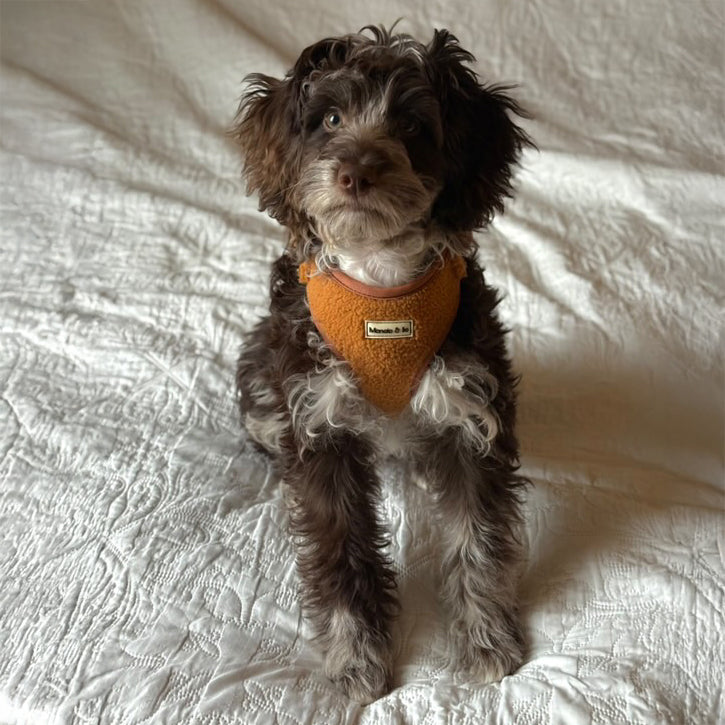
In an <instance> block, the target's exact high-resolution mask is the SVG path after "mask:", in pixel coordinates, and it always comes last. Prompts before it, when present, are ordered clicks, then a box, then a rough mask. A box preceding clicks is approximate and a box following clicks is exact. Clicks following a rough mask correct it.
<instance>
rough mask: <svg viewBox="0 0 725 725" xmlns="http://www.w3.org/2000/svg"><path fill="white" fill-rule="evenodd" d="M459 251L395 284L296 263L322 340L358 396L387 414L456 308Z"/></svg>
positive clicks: (407, 390) (402, 399)
mask: <svg viewBox="0 0 725 725" xmlns="http://www.w3.org/2000/svg"><path fill="white" fill-rule="evenodd" d="M465 275H466V263H465V260H464V259H463V258H462V257H457V256H456V257H450V256H445V257H444V258H443V259H442V260H441V262H440V263H436V264H435V265H434V266H433V267H432V268H431V269H430V270H429V271H428V272H426V273H425V274H424V275H422V276H421V277H418V278H417V279H415V280H413V281H412V282H410V283H409V284H405V285H401V286H399V287H382V288H381V287H371V286H369V285H366V284H363V283H362V282H359V281H357V280H355V279H352V278H351V277H349V276H348V275H346V274H344V273H343V272H341V271H340V270H336V269H332V270H329V271H326V272H320V271H318V269H317V267H316V265H315V263H314V262H313V261H307V262H304V263H303V264H301V265H300V268H299V279H300V282H301V283H302V284H304V285H306V286H307V300H308V303H309V306H310V312H311V314H312V320H313V322H314V323H315V325H316V327H317V329H318V330H319V332H320V334H321V335H322V337H323V338H324V340H325V342H327V344H328V345H330V347H331V348H332V350H333V351H334V352H335V354H336V355H338V357H340V358H342V359H343V360H346V361H347V362H348V364H349V365H350V367H351V368H352V371H353V372H354V373H355V375H356V377H357V379H358V383H359V385H360V389H361V391H362V393H363V395H365V397H366V398H367V399H368V400H369V401H370V402H371V403H373V405H375V406H377V407H378V408H379V409H380V410H382V411H383V412H385V413H387V414H389V415H397V414H399V413H400V412H401V411H402V410H403V409H404V408H405V406H406V405H407V404H408V402H409V401H410V398H411V396H412V395H413V392H414V391H415V388H416V386H417V385H418V382H419V381H420V378H421V376H422V375H423V373H424V371H425V369H426V368H427V367H428V365H429V364H430V361H431V360H432V359H433V356H434V355H435V353H436V352H437V351H438V350H439V348H440V347H441V345H442V344H443V342H444V341H445V339H446V337H447V335H448V332H449V330H450V329H451V326H452V325H453V321H454V320H455V318H456V314H457V312H458V304H459V300H460V282H461V279H462V278H463V277H465Z"/></svg>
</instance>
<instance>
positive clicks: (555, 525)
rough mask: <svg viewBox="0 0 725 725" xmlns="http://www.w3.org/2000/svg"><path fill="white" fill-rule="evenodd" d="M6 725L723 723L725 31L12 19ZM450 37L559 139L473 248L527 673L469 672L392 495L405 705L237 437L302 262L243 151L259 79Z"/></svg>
mask: <svg viewBox="0 0 725 725" xmlns="http://www.w3.org/2000/svg"><path fill="white" fill-rule="evenodd" d="M0 12H1V13H2V17H1V21H2V23H1V27H2V44H1V49H2V58H3V65H2V75H1V77H0V82H1V85H0V124H1V125H0V214H1V218H0V582H1V583H2V584H1V586H0V723H38V724H40V723H42V724H55V723H73V724H78V725H80V724H86V723H96V722H98V723H118V724H121V723H123V724H124V725H131V724H133V725H137V724H138V725H140V724H141V723H199V724H203V725H207V724H209V725H210V724H212V723H220V724H221V723H225V724H226V723H242V724H243V725H263V724H264V725H266V724H267V723H280V724H282V725H303V724H306V723H310V724H317V723H325V724H329V725H338V724H339V725H342V724H343V723H345V724H347V723H350V724H352V723H363V724H370V723H383V724H386V725H387V724H388V723H392V724H396V723H401V724H402V723H406V724H408V723H409V724H411V725H433V724H437V723H464V724H470V725H473V724H474V723H483V722H486V723H504V724H508V723H520V724H522V725H528V724H530V725H549V724H554V723H564V724H572V725H579V724H586V723H646V724H652V725H660V724H662V723H672V724H674V725H679V724H683V725H684V724H687V725H705V724H714V723H717V722H718V721H720V722H722V721H723V719H725V713H724V711H723V703H722V687H723V679H722V673H723V671H725V661H724V660H725V654H724V646H723V638H724V636H725V622H724V614H725V599H724V595H723V592H724V580H725V576H724V572H725V566H724V563H723V557H724V552H725V545H724V536H723V532H724V529H725V526H724V524H725V517H724V516H723V501H724V499H723V430H724V428H723V334H722V333H723V296H724V295H723V291H724V288H725V283H724V280H725V234H724V226H725V221H724V220H725V180H724V178H723V173H724V171H725V138H724V137H725V133H724V129H723V118H725V108H724V105H725V104H724V103H723V101H724V92H723V71H725V56H724V55H723V54H724V52H725V51H724V50H723V47H724V46H723V42H722V38H723V33H724V29H725V20H724V18H723V15H724V13H725V11H724V9H723V4H722V3H719V2H705V1H703V0H699V1H697V2H690V3H674V2H667V3H663V2H660V0H641V1H640V2H637V3H614V4H612V3H587V4H584V3H570V2H565V0H534V1H533V2H530V3H507V2H505V1H504V0H500V1H499V2H494V1H486V2H479V1H474V0H467V1H466V0H455V1H452V2H446V3H427V4H425V7H424V6H423V4H418V3H414V2H412V0H411V1H410V2H404V1H402V0H386V1H383V0H369V1H368V2H366V3H362V4H358V3H355V4H352V3H350V4H337V5H335V4H324V3H318V2H312V0H296V1H294V0H282V1H280V2H241V1H240V2H233V1H232V0H220V1H217V2H215V1H209V2H192V1H191V0H178V1H176V2H151V1H150V0H149V1H147V2H138V1H136V0H133V1H124V2H121V1H120V0H118V1H117V2H97V3H85V2H10V1H7V0H5V1H4V2H2V3H1V4H0ZM398 17H402V18H403V21H402V22H401V25H400V28H401V29H402V30H404V31H407V32H410V33H411V34H413V35H416V36H418V37H421V38H428V37H430V36H431V35H432V29H433V28H434V27H449V28H450V29H451V30H452V31H453V32H454V33H455V34H456V35H458V36H459V38H460V40H461V43H462V45H463V46H464V47H466V48H469V49H470V50H472V51H473V53H474V54H475V55H476V57H477V58H478V64H477V69H478V70H479V72H480V74H481V75H482V77H484V78H485V79H489V80H491V81H497V82H498V81H507V82H514V83H518V84H519V85H520V88H519V90H518V92H517V94H518V97H519V99H520V100H521V101H522V102H523V104H524V105H525V106H526V107H527V108H528V109H529V110H530V111H531V112H532V114H533V115H534V117H535V120H533V121H531V122H527V123H526V129H527V130H528V131H529V133H530V134H531V135H532V136H533V137H534V138H535V140H536V142H537V144H538V146H539V151H538V152H533V151H532V152H528V153H527V154H526V156H525V158H524V164H523V169H522V170H521V173H520V174H519V175H518V182H517V186H518V195H517V197H516V200H515V201H514V202H513V203H511V204H510V205H509V207H508V209H507V212H506V214H505V215H504V216H501V217H499V218H498V219H497V220H496V222H495V223H494V225H493V226H492V227H491V228H490V229H489V230H487V231H486V232H485V233H483V234H481V235H480V236H479V239H480V242H481V252H480V258H481V261H482V262H483V263H484V265H485V266H486V269H487V276H488V279H489V280H490V281H491V282H492V283H493V284H494V285H496V286H497V287H499V288H500V289H501V290H502V292H503V293H504V294H505V300H504V302H503V304H502V306H501V313H502V316H503V317H504V319H505V322H506V324H507V325H508V326H509V327H510V328H511V330H512V333H511V335H510V344H511V349H512V353H513V356H514V359H515V364H516V367H517V369H518V371H519V372H520V373H521V374H522V376H523V379H522V384H521V389H520V392H521V395H520V428H519V432H520V438H521V443H522V449H523V461H522V462H523V470H524V472H525V473H526V475H528V476H529V477H530V478H531V479H532V482H533V484H534V485H533V486H532V488H531V490H530V492H529V495H528V500H527V504H526V516H527V538H528V542H529V549H530V556H529V563H528V567H527V569H526V571H525V573H524V576H523V579H522V583H521V602H522V610H523V621H524V624H525V628H526V632H527V635H528V638H529V642H530V652H529V654H528V656H527V660H526V662H525V664H524V665H523V666H522V667H521V669H520V670H519V671H517V672H516V673H515V674H513V675H512V676H510V677H507V678H505V679H504V680H503V681H502V682H501V683H497V684H493V685H488V686H478V685H476V684H475V683H471V682H469V681H467V680H466V678H465V677H463V676H462V675H461V673H459V672H457V671H456V670H455V668H452V667H451V666H450V665H449V662H448V651H447V638H446V632H447V626H446V619H445V615H444V613H443V612H441V611H440V608H439V605H438V602H437V598H436V587H437V582H436V568H437V564H436V562H437V556H438V548H437V545H436V541H437V533H436V530H435V527H434V526H433V525H432V523H431V515H430V508H429V504H428V502H427V500H426V495H425V493H424V492H422V491H420V490H418V489H416V488H415V487H411V486H409V485H407V483H406V481H405V480H404V476H403V475H402V473H401V472H399V471H397V470H395V469H392V468H391V469H389V470H388V471H387V473H386V482H385V494H384V500H383V504H382V510H383V514H384V516H385V517H386V519H387V521H388V522H389V527H390V530H391V532H392V542H391V556H392V557H393V558H394V560H395V562H396V569H397V572H398V579H399V585H400V598H401V600H402V604H403V608H402V614H401V616H400V618H399V620H398V622H397V624H396V660H395V663H396V664H395V671H394V688H395V689H394V690H393V691H392V692H391V693H390V694H389V695H387V696H386V697H384V698H382V699H381V700H379V701H377V702H375V703H373V704H372V705H370V706H367V707H360V706H358V705H356V704H354V703H351V702H349V701H348V700H346V699H345V698H344V697H343V696H342V695H341V694H339V693H338V692H337V690H336V689H335V688H334V687H333V686H332V684H331V683H329V682H328V681H327V680H326V679H325V678H324V676H323V675H322V674H321V664H322V662H321V656H320V653H319V651H318V649H317V648H316V646H315V645H314V643H312V642H311V641H310V636H311V631H310V628H309V625H308V624H307V622H306V621H305V620H303V619H302V617H301V613H300V607H299V601H298V597H297V579H296V575H295V571H294V566H293V551H292V548H291V544H290V541H289V539H288V537H287V535H286V532H285V518H284V513H283V509H282V505H281V499H280V492H279V489H278V486H277V481H276V479H275V477H274V475H273V473H272V472H271V470H270V468H269V464H268V462H267V460H266V459H265V458H264V457H262V456H261V455H259V454H257V453H255V452H254V451H253V449H252V448H251V446H250V445H249V444H248V442H247V440H246V437H245V433H244V431H243V430H242V428H241V426H240V424H239V422H238V416H237V413H236V409H235V398H234V392H233V378H234V365H235V358H236V356H237V352H238V346H239V344H240V340H241V337H242V335H243V333H244V332H245V331H246V330H248V329H249V328H250V327H251V326H252V325H253V324H254V323H255V321H256V320H257V319H259V317H260V316H261V315H262V314H264V312H265V309H266V304H267V277H268V268H269V264H270V262H271V261H272V260H273V259H274V258H275V257H276V256H277V255H278V254H280V252H281V251H282V248H283V233H282V231H281V229H280V228H279V227H278V226H277V225H276V223H274V222H273V221H272V220H270V219H269V218H267V217H266V216H264V215H262V214H261V213H259V212H258V211H257V209H256V200H255V199H253V198H247V197H245V196H244V190H243V186H242V183H241V180H240V169H241V160H240V158H239V156H238V154H237V152H236V150H235V148H234V145H233V144H232V142H231V141H230V140H229V138H228V137H227V136H226V135H225V132H226V129H228V127H229V125H230V123H231V119H232V117H233V115H234V112H235V110H236V104H237V101H238V98H239V96H240V94H241V90H242V88H241V84H240V81H241V79H242V77H243V76H244V75H245V74H246V73H249V72H252V71H262V72H266V73H270V74H281V73H283V72H284V71H285V70H286V69H287V68H288V67H289V66H290V65H291V64H292V63H293V61H294V60H295V58H296V56H297V54H298V52H299V51H300V50H301V48H302V47H304V46H305V45H308V44H309V43H311V42H313V41H315V40H317V39H319V38H320V37H322V36H325V35H337V34H340V33H342V32H348V31H353V30H356V29H358V28H359V27H361V26H362V25H364V24H367V23H371V22H373V23H378V22H383V23H385V24H390V23H392V22H393V21H394V20H395V19H396V18H398Z"/></svg>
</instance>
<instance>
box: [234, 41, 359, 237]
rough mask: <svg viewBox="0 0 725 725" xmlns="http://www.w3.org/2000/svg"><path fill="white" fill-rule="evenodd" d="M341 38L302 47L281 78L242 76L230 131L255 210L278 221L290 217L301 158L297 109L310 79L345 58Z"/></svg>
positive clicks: (345, 45)
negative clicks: (256, 203) (239, 150)
mask: <svg viewBox="0 0 725 725" xmlns="http://www.w3.org/2000/svg"><path fill="white" fill-rule="evenodd" d="M348 50H349V43H348V42H347V40H346V39H345V38H341V39H337V38H328V39H326V40H321V41H320V42H318V43H315V44H314V45H311V46H309V47H308V48H306V49H305V50H304V51H303V52H302V53H301V55H300V57H299V58H298V60H297V62H296V63H295V65H294V68H292V70H291V71H289V73H287V75H286V76H285V77H284V78H283V79H282V80H279V79H277V78H272V77H271V76H267V75H263V74H261V73H254V74H251V75H249V76H247V77H246V78H245V82H246V84H247V89H246V92H245V94H244V96H243V98H242V102H241V104H240V105H239V110H238V111H237V116H236V119H235V121H234V125H233V127H232V130H231V135H232V137H233V138H235V139H236V140H237V141H238V143H239V144H240V146H241V148H242V152H243V154H244V175H245V177H246V180H247V191H248V193H250V194H251V193H254V192H257V193H258V195H259V208H260V210H262V211H267V212H268V213H269V214H270V215H271V216H272V217H274V218H275V219H277V221H279V222H280V223H281V224H285V225H289V224H290V223H291V222H292V220H293V219H294V216H295V211H294V205H293V203H292V191H293V189H294V186H295V183H296V181H297V179H298V175H299V169H300V163H301V157H302V136H301V133H302V121H301V119H302V109H303V105H304V101H305V98H306V96H307V93H308V91H309V84H310V82H311V81H312V79H313V78H314V77H315V76H316V75H319V73H320V72H321V71H324V70H327V69H329V68H332V67H337V66H338V65H341V64H342V62H344V58H345V56H346V55H347V52H348Z"/></svg>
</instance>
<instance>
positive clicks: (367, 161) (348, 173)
mask: <svg viewBox="0 0 725 725" xmlns="http://www.w3.org/2000/svg"><path fill="white" fill-rule="evenodd" d="M385 163H386V161H385V158H384V157H383V156H381V155H379V154H375V153H372V152H367V153H365V154H362V155H361V156H359V157H358V158H356V159H354V160H344V161H341V162H340V167H339V168H338V170H337V183H338V185H339V186H340V188H341V189H343V190H344V191H346V192H347V193H348V194H351V195H353V196H358V195H361V194H365V193H366V192H368V191H369V190H370V189H372V188H373V187H374V186H375V185H376V184H377V183H378V182H379V181H380V176H381V173H382V171H383V168H384V166H385Z"/></svg>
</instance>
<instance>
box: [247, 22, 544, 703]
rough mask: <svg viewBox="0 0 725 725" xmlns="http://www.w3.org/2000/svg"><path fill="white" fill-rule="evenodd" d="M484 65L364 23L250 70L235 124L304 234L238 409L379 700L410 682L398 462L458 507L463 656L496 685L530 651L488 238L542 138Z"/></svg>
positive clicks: (309, 590) (309, 604) (300, 552)
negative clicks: (402, 611)
mask: <svg viewBox="0 0 725 725" xmlns="http://www.w3.org/2000/svg"><path fill="white" fill-rule="evenodd" d="M472 60H473V57H472V56H471V54H470V53H468V52H467V51H465V50H463V49H462V48H461V47H460V45H459V44H458V41H457V40H456V38H455V37H454V36H452V35H451V34H450V33H449V32H447V31H445V30H440V31H436V32H435V34H434V36H433V40H432V41H431V42H430V43H428V44H427V45H426V44H422V43H419V42H417V41H415V40H414V39H412V38H411V37H409V36H407V35H403V34H395V33H392V32H389V31H386V30H385V29H382V28H376V27H368V28H364V29H363V31H362V32H361V33H359V34H354V35H348V36H345V37H341V38H329V39H326V40H322V41H320V42H319V43H316V44H314V45H312V46H310V47H309V48H307V49H306V50H304V51H303V52H302V54H301V56H300V57H299V59H298V60H297V62H296V63H295V66H294V68H293V69H292V70H291V71H290V72H289V73H288V74H287V75H286V76H285V77H284V78H283V79H281V80H279V79H275V78H271V77H269V76H266V75H260V74H255V75H252V76H249V77H248V79H247V81H248V83H249V86H248V91H247V93H246V95H245V96H244V99H243V100H242V104H241V106H240V109H239V115H238V117H237V121H236V124H235V127H234V135H235V137H236V138H237V139H238V141H239V143H240V144H241V147H242V150H243V152H244V156H245V161H246V164H245V175H246V179H247V182H248V188H249V191H250V192H257V193H258V195H259V199H260V208H261V209H263V210H266V211H267V212H269V214H271V215H272V216H273V217H274V218H275V219H277V220H278V221H279V222H280V223H281V224H282V225H284V226H285V227H286V228H287V230H288V232H289V243H288V245H287V248H286V250H285V252H284V254H283V255H282V256H281V257H280V258H279V259H278V260H277V261H276V262H275V263H274V266H273V269H272V277H271V286H270V294H271V302H270V311H269V315H268V316H267V317H265V318H264V319H263V320H262V321H261V322H260V323H259V324H258V325H257V327H256V328H255V329H254V330H253V331H252V332H251V333H250V334H249V336H248V339H247V340H246V344H245V346H244V348H243V351H242V354H241V357H240V359H239V366H238V372H237V384H238V391H239V402H240V407H241V411H242V416H243V420H244V424H245V426H246V429H247V431H248V433H249V435H250V436H251V438H252V439H253V440H254V441H256V442H257V443H258V444H259V445H260V446H261V447H262V448H263V449H264V450H266V451H267V452H268V453H269V454H271V455H272V456H273V457H274V459H275V461H276V462H277V464H278V466H279V473H280V476H281V478H282V481H283V483H284V486H285V493H286V501H287V505H288V509H289V519H290V526H291V531H292V533H293V535H294V539H295V543H296V547H297V548H296V550H297V567H298V572H299V576H300V578H301V580H302V585H303V586H302V592H303V601H304V605H305V608H306V611H307V613H308V614H309V615H310V616H311V618H312V620H313V622H314V623H315V625H316V627H317V631H318V632H319V635H320V641H321V643H322V646H323V647H324V650H325V655H326V672H327V674H328V676H329V677H330V678H331V679H332V680H333V681H335V682H336V683H338V684H339V686H340V687H341V688H342V689H343V690H344V691H345V692H346V693H347V694H348V695H349V696H350V697H352V698H355V699H358V700H361V701H370V700H372V699H374V698H376V697H378V696H380V695H381V694H383V693H384V692H386V691H387V689H388V688H389V687H390V685H391V618H392V617H393V615H394V613H395V611H396V597H395V581H394V575H393V569H392V566H391V562H390V560H389V558H388V556H387V555H386V541H387V539H386V531H385V528H384V526H383V524H382V523H381V522H380V521H379V520H378V515H377V513H378V512H377V507H376V503H377V498H378V494H379V484H378V477H377V473H376V463H378V462H379V461H381V460H382V459H383V458H384V457H386V456H397V457H401V458H403V459H404V460H405V461H406V463H407V465H408V466H409V470H410V472H411V476H412V477H414V478H415V479H417V480H420V481H424V482H425V485H426V487H427V489H428V490H429V492H430V496H431V500H432V502H433V503H434V509H435V511H436V514H437V517H438V518H439V520H440V523H441V531H442V541H443V551H444V553H443V562H442V567H443V568H442V596H443V598H444V600H445V603H446V605H447V607H448V610H449V612H450V617H451V620H452V626H451V632H452V633H453V638H454V646H455V652H456V654H457V658H458V662H459V664H460V665H461V666H463V667H465V668H468V669H469V670H471V671H472V672H473V674H474V675H475V676H477V677H479V678H480V679H481V681H484V682H487V681H493V680H498V679H500V678H501V677H503V676H504V675H506V674H507V673H510V672H511V671H512V670H514V669H515V668H516V667H517V666H518V665H519V664H520V662H521V659H522V656H523V639H522V635H521V630H520V627H519V622H518V620H517V607H516V597H515V589H516V571H517V568H518V563H519V561H520V558H521V553H520V546H519V544H518V538H517V535H516V530H517V526H518V524H519V521H520V513H519V508H520V493H521V490H522V486H523V484H524V480H523V479H522V478H521V477H520V476H519V475H517V473H516V471H517V469H518V443H517V440H516V437H515V433H514V421H515V392H514V388H515V383H516V380H515V377H514V375H513V374H512V371H511V364H510V361H509V358H508V356H507V353H506V348H505V342H504V329H503V327H502V325H501V323H500V322H499V320H498V318H497V316H496V314H495V308H496V305H497V302H498V297H497V295H496V292H495V291H494V290H493V289H492V288H491V287H489V286H487V284H486V282H485V281H484V277H483V271H482V269H481V267H480V266H479V265H478V263H477V262H476V251H477V247H476V242H475V240H474V237H473V234H472V231H473V230H475V229H480V228H482V227H484V226H485V225H486V224H488V223H489V222H490V220H491V218H492V216H493V214H494V213H495V212H496V211H501V210H502V209H503V202H504V199H505V198H506V197H507V196H510V194H511V184H510V182H511V174H512V170H513V167H514V166H515V165H516V162H517V161H518V158H519V156H520V154H521V151H522V149H523V148H524V147H525V146H526V145H528V144H530V141H529V138H528V137H527V135H526V134H525V133H524V131H523V130H522V129H521V128H520V127H518V126H517V125H516V124H515V123H514V120H513V119H514V118H515V116H516V115H519V116H521V115H524V114H523V113H522V111H521V109H520V107H519V106H518V104H517V103H516V102H515V101H514V100H513V99H512V98H511V97H510V96H509V95H508V93H509V89H508V88H507V87H503V86H496V85H485V84H482V83H481V82H480V81H479V80H478V77H477V76H476V74H475V73H474V72H473V71H472V70H471V69H470V67H468V65H467V64H468V63H470V62H471V61H472Z"/></svg>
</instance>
